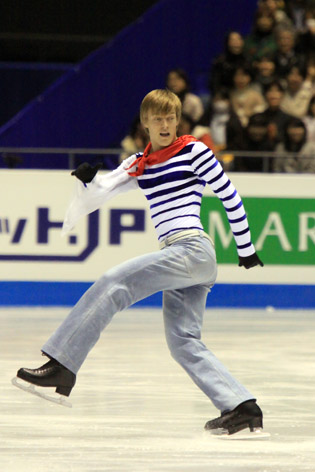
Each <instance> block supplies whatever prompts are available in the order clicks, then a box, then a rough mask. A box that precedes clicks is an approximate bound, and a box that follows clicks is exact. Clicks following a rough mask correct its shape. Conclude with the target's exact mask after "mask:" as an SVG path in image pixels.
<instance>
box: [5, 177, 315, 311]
mask: <svg viewBox="0 0 315 472" xmlns="http://www.w3.org/2000/svg"><path fill="white" fill-rule="evenodd" d="M230 178H231V180H232V182H233V183H234V185H235V186H236V188H237V189H238V191H239V193H240V195H241V196H242V199H243V203H244V206H245V209H246V212H247V215H248V219H249V223H250V228H251V233H252V240H253V242H254V244H255V247H256V250H257V252H258V253H259V255H260V257H261V259H262V260H263V261H264V263H265V267H264V268H261V267H255V268H253V269H251V270H249V271H248V270H245V269H244V268H239V267H238V258H237V252H236V247H235V243H234V240H233V235H232V233H231V231H230V228H229V224H228V221H227V218H226V214H225V211H224V208H223V206H222V203H221V202H220V200H219V199H218V198H217V197H215V196H214V194H213V193H212V191H211V189H210V188H209V187H208V188H207V187H206V189H205V193H204V198H203V202H202V208H201V218H202V223H203V225H204V228H205V230H206V232H208V233H209V234H210V235H211V236H212V239H213V240H214V242H215V246H216V252H217V260H218V263H219V273H218V279H217V284H216V286H215V288H214V289H213V292H215V290H217V294H219V291H220V287H221V288H222V287H223V288H224V289H225V293H226V290H230V291H231V296H230V297H229V299H230V300H232V299H235V293H236V294H237V293H238V292H239V293H240V296H239V299H240V301H239V302H237V301H235V303H236V304H245V305H248V303H249V304H250V305H254V306H255V303H256V304H258V305H261V304H264V303H267V304H268V301H267V298H268V297H267V298H266V296H265V294H266V288H265V287H266V286H268V290H269V292H268V293H270V297H271V298H272V297H274V296H276V297H278V294H279V291H280V292H281V294H282V299H283V300H284V298H285V296H287V295H284V294H285V293H286V291H289V293H290V294H291V295H292V294H293V293H295V295H294V298H295V302H296V303H297V299H301V300H303V298H304V299H305V297H306V299H307V301H306V303H307V306H313V305H312V304H314V306H315V270H314V269H315V205H314V189H315V177H314V176H311V175H277V174H272V175H270V174H266V175H260V174H252V175H245V174H232V173H231V175H230ZM0 179H1V186H0V295H1V296H0V304H2V305H6V304H12V305H14V304H18V305H19V304H23V300H24V299H25V303H26V304H27V303H28V302H27V300H29V299H31V300H32V303H34V304H37V303H36V300H40V304H58V303H60V304H71V303H73V301H74V299H75V298H76V297H77V296H78V295H80V294H81V292H82V291H83V290H85V289H86V288H87V287H88V286H89V285H90V284H91V283H92V282H94V281H95V280H96V279H97V278H98V277H99V276H100V275H102V274H103V273H104V272H105V271H106V270H107V269H109V268H110V267H112V266H114V265H117V264H119V263H120V262H123V261H124V260H126V259H129V258H131V257H136V256H138V255H141V254H143V253H145V252H151V251H156V250H158V243H157V237H156V234H155V229H154V227H153V225H152V223H151V221H150V216H149V211H148V204H147V202H146V200H145V198H144V196H143V195H142V193H141V191H140V190H133V191H131V192H129V193H127V194H123V195H120V196H118V197H115V199H113V200H112V201H110V202H108V203H107V204H106V205H104V207H103V208H102V209H100V210H99V211H96V212H94V213H92V214H91V215H89V216H88V217H86V218H83V219H82V220H81V221H80V222H79V223H78V225H77V226H76V227H75V228H74V229H73V230H72V231H71V233H70V234H69V235H67V236H65V237H63V238H62V237H61V227H62V222H63V218H64V214H65V211H66V208H67V206H68V203H69V201H70V200H71V197H72V192H73V187H74V183H75V181H74V178H73V177H71V176H70V175H69V172H67V171H50V172H46V171H25V170H23V171H19V170H3V171H1V173H0ZM217 286H218V288H216V287H217ZM244 287H245V288H244ZM255 287H256V288H255ZM257 287H258V288H257ZM259 287H260V290H261V296H260V295H259V294H258V292H257V290H259ZM277 287H278V291H277ZM279 287H280V288H279ZM236 288H237V290H236ZM254 288H255V290H254ZM243 289H244V290H247V295H248V294H249V291H251V290H252V291H253V290H254V291H253V295H252V298H250V297H249V298H250V302H248V297H247V298H246V300H247V301H246V300H245V299H244V297H243V296H241V292H242V290H243ZM60 291H65V292H66V294H67V295H69V297H70V298H67V296H64V295H62V294H61V295H60ZM275 291H276V292H275ZM274 292H275V294H276V295H272V294H273V293H274ZM306 292H307V296H306V295H305V294H306ZM21 293H22V295H21ZM41 293H42V294H43V293H44V295H41ZM74 293H75V295H74ZM36 294H37V295H38V297H37V298H36ZM71 294H73V296H72V297H71ZM232 295H233V296H232ZM211 296H212V295H211ZM248 296H249V295H248ZM58 297H59V298H58ZM233 297H234V298H233ZM270 297H269V298H270ZM219 298H220V304H221V303H223V299H224V298H226V297H223V299H222V297H221V295H220V297H219ZM263 298H264V299H265V301H263ZM278 298H279V297H278ZM291 298H292V296H291ZM291 298H290V299H291ZM212 299H213V298H212ZM58 300H59V301H58ZM159 300H160V299H159ZM312 300H313V301H312ZM271 302H272V303H273V305H276V303H274V301H272V300H271V301H270V303H271ZM38 303H39V302H38ZM216 303H219V301H218V302H216ZM284 303H285V302H284V301H283V302H282V306H283V304H284ZM287 303H288V304H289V303H291V302H290V300H289V301H288V302H287ZM299 303H301V302H299ZM289 306H291V305H290V304H289Z"/></svg>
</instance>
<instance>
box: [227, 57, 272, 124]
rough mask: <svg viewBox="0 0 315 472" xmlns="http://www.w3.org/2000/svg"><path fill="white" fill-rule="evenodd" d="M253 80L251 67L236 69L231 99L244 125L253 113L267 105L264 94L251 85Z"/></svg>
mask: <svg viewBox="0 0 315 472" xmlns="http://www.w3.org/2000/svg"><path fill="white" fill-rule="evenodd" d="M251 81H252V72H251V69H250V68H249V67H247V66H242V67H238V68H237V69H236V70H235V72H234V75H233V84H234V86H233V88H232V90H231V92H230V99H231V104H232V107H233V110H234V111H235V113H236V114H237V116H238V117H239V119H240V121H241V123H242V126H243V127H246V126H247V124H248V119H249V117H250V116H251V115H253V114H254V113H259V112H261V111H263V110H264V109H265V107H266V104H265V100H264V98H263V96H262V94H261V93H259V92H257V90H254V89H253V88H252V87H251Z"/></svg>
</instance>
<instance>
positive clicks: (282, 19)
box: [258, 0, 292, 26]
mask: <svg viewBox="0 0 315 472" xmlns="http://www.w3.org/2000/svg"><path fill="white" fill-rule="evenodd" d="M258 11H262V12H264V13H266V14H269V15H272V16H273V18H274V20H275V23H276V24H277V25H287V26H291V25H292V21H291V20H290V18H289V17H288V15H287V14H286V12H285V11H284V2H283V0H259V2H258Z"/></svg>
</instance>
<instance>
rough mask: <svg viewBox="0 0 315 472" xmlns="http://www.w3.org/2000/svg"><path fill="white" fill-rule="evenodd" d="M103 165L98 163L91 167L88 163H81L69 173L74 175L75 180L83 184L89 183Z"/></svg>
mask: <svg viewBox="0 0 315 472" xmlns="http://www.w3.org/2000/svg"><path fill="white" fill-rule="evenodd" d="M102 165H103V164H101V163H98V164H96V166H94V167H92V166H91V165H90V164H89V163H88V162H83V163H82V164H80V165H79V167H78V168H77V169H76V170H74V171H72V172H71V175H75V176H76V177H77V179H79V180H81V182H83V183H84V184H88V183H89V182H91V181H92V180H93V179H94V177H95V175H96V174H97V171H98V170H99V169H101V167H102Z"/></svg>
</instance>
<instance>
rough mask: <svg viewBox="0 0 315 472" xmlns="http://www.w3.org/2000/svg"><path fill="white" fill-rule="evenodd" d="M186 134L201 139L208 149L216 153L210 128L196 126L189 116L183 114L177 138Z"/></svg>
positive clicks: (200, 125)
mask: <svg viewBox="0 0 315 472" xmlns="http://www.w3.org/2000/svg"><path fill="white" fill-rule="evenodd" d="M185 134H188V135H191V136H194V137H195V138H197V139H199V141H201V142H203V143H204V144H205V145H206V146H208V148H210V149H212V151H213V152H215V151H216V149H215V145H214V142H213V139H212V137H211V133H210V128H209V126H204V125H202V124H196V123H195V122H194V120H192V119H191V118H190V116H189V115H186V114H185V113H182V116H181V119H180V121H179V125H178V128H177V136H183V135H185Z"/></svg>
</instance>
